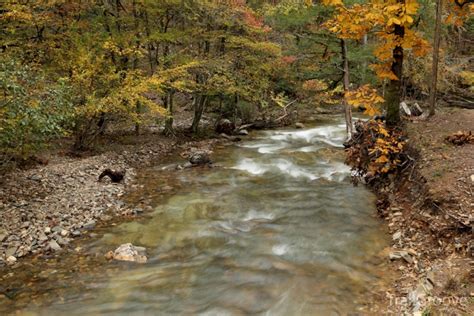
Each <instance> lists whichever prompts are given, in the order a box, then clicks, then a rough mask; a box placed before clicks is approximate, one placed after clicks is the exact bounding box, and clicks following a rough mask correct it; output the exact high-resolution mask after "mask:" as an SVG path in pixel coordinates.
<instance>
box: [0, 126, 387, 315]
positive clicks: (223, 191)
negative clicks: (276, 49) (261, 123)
mask: <svg viewBox="0 0 474 316" xmlns="http://www.w3.org/2000/svg"><path fill="white" fill-rule="evenodd" d="M344 136H345V127H344V124H343V122H342V121H341V120H340V118H334V119H333V120H328V121H326V122H324V123H319V124H318V126H316V127H314V128H310V129H306V130H276V131H265V132H258V133H256V134H253V135H252V138H250V139H249V140H246V141H244V142H242V143H240V144H238V145H236V146H231V147H225V148H220V149H217V150H216V151H215V152H214V154H213V159H214V161H215V162H216V163H217V164H218V165H219V167H216V168H212V169H210V168H192V169H186V170H181V171H176V170H168V169H167V168H166V166H167V165H166V164H163V165H159V166H156V167H154V168H152V169H148V170H142V171H141V174H140V175H139V179H138V181H139V183H140V184H141V185H142V186H143V187H142V188H140V189H138V190H136V191H134V192H132V193H131V194H130V196H129V197H128V200H129V202H130V203H133V204H135V205H137V206H138V205H139V206H143V205H148V206H150V205H151V206H153V210H154V211H152V212H151V213H148V214H146V216H145V218H142V219H141V220H136V221H130V222H126V223H122V224H120V225H117V226H116V227H113V228H108V229H105V230H103V235H102V237H101V238H100V239H98V240H96V241H94V242H93V243H92V244H91V245H89V246H87V250H88V251H89V252H90V253H99V254H101V256H102V254H104V253H105V252H107V251H108V250H111V249H115V248H116V247H117V246H118V245H120V244H121V243H126V242H131V243H133V244H135V245H139V246H143V247H146V248H147V252H148V257H149V261H148V262H147V263H146V264H133V263H123V262H110V263H107V262H105V260H102V261H101V260H98V262H99V263H101V264H98V263H97V262H96V261H97V260H96V261H91V262H90V263H85V264H84V263H82V265H85V268H84V269H81V270H79V271H77V270H75V271H71V272H69V273H68V272H64V271H63V273H62V274H61V275H63V276H64V278H59V279H61V281H58V280H57V279H53V281H51V282H52V283H51V284H50V285H51V287H50V291H51V295H59V296H58V298H57V299H55V298H53V299H52V298H51V297H48V295H43V296H42V297H43V299H37V300H32V301H31V302H29V303H28V304H26V308H25V309H24V311H30V312H33V313H39V314H44V315H60V314H69V315H70V314H74V315H87V314H113V315H117V314H122V315H145V314H146V315H148V314H155V315H170V314H172V315H175V314H180V315H195V314H198V315H248V314H265V315H340V314H347V313H349V312H356V311H357V310H358V308H359V306H360V304H361V303H363V302H364V301H365V300H366V299H367V297H369V296H370V295H371V292H370V289H371V287H373V285H374V284H375V283H376V282H378V281H379V275H380V271H379V270H380V269H379V267H377V266H376V265H375V264H374V263H373V258H374V257H375V255H376V254H377V253H378V252H379V251H380V250H381V249H382V248H383V247H385V246H386V244H387V240H386V238H385V234H384V232H383V231H381V228H380V226H381V225H380V223H379V222H378V221H377V219H375V218H374V213H375V211H374V197H373V195H372V194H371V193H370V192H368V191H367V190H366V189H365V188H364V187H362V186H359V187H354V186H353V185H352V184H351V183H350V170H349V168H348V167H347V166H345V165H344V164H343V161H342V160H343V156H344V154H343V149H342V145H341V144H342V142H343V139H344ZM164 187H165V188H167V190H163V188H164ZM71 264H74V263H71ZM54 280H55V281H54ZM58 289H60V291H57V290H58ZM57 293H60V294H57ZM0 311H1V308H0Z"/></svg>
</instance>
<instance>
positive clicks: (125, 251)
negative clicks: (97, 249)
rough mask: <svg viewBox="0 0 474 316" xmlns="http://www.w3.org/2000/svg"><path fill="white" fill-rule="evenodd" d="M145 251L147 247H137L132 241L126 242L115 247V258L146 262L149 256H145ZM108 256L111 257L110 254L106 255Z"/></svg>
mask: <svg viewBox="0 0 474 316" xmlns="http://www.w3.org/2000/svg"><path fill="white" fill-rule="evenodd" d="M145 251H146V249H145V248H143V247H137V246H134V245H132V244H131V243H126V244H122V245H120V246H119V247H118V248H117V249H115V251H114V253H113V259H115V260H119V261H132V262H138V263H145V262H147V260H148V258H147V257H146V256H145ZM106 257H110V254H108V255H106Z"/></svg>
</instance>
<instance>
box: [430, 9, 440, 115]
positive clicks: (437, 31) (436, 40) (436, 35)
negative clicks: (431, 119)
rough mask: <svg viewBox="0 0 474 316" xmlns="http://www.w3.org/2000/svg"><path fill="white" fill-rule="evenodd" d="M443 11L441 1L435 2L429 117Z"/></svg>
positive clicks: (433, 103) (435, 83)
mask: <svg viewBox="0 0 474 316" xmlns="http://www.w3.org/2000/svg"><path fill="white" fill-rule="evenodd" d="M442 10H443V0H436V24H435V31H434V43H433V65H432V68H431V83H430V98H429V105H430V113H429V115H430V116H433V115H434V114H435V105H436V92H437V87H436V85H437V82H438V64H439V44H440V41H441V13H442Z"/></svg>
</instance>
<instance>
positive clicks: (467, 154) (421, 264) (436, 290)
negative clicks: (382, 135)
mask: <svg viewBox="0 0 474 316" xmlns="http://www.w3.org/2000/svg"><path fill="white" fill-rule="evenodd" d="M472 122H474V111H472V110H459V109H458V110H453V109H449V110H446V109H444V110H442V111H440V113H438V114H437V116H436V117H435V118H433V119H431V120H429V121H419V122H408V123H407V131H408V134H407V136H408V139H407V143H406V146H405V148H406V149H405V152H404V154H405V155H406V163H405V164H404V165H403V167H402V168H400V170H398V171H397V172H396V173H394V174H392V175H390V176H384V177H379V178H377V179H373V180H372V182H371V183H370V185H371V187H372V188H373V190H374V191H375V192H376V193H377V196H378V201H377V204H378V210H379V213H380V214H381V216H382V217H383V218H385V219H386V221H387V223H388V226H389V230H390V233H391V234H392V245H391V248H390V249H387V250H386V254H385V255H386V256H388V257H389V258H390V260H391V261H392V263H391V266H392V267H393V269H394V271H397V274H398V278H397V279H396V281H395V282H394V284H393V287H391V288H389V289H386V295H385V297H386V298H385V301H384V302H383V303H382V305H384V306H387V309H386V311H387V312H393V313H394V314H400V313H402V312H408V313H422V312H434V313H447V314H456V315H458V314H469V311H472V310H473V309H472V308H473V304H472V297H473V286H472V284H473V282H472V281H473V279H472V274H470V271H471V269H470V259H471V258H470V256H471V251H472V220H473V207H474V204H473V195H472V192H473V188H474V179H473V178H474V145H473V144H465V145H463V146H455V145H452V144H449V143H447V142H446V141H445V138H446V136H448V135H450V134H452V133H454V132H457V131H458V130H469V128H472Z"/></svg>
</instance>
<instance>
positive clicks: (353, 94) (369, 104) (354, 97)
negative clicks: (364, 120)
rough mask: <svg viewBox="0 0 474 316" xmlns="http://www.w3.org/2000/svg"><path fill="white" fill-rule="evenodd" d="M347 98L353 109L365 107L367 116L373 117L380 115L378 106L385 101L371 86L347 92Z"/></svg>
mask: <svg viewBox="0 0 474 316" xmlns="http://www.w3.org/2000/svg"><path fill="white" fill-rule="evenodd" d="M345 98H346V101H347V103H348V104H350V105H352V106H353V107H356V108H358V107H360V106H363V107H364V108H365V114H367V115H370V116H373V115H375V114H377V113H379V110H378V109H377V106H378V104H380V103H382V102H384V99H383V98H382V97H381V96H379V95H378V94H377V90H376V89H372V88H371V87H370V85H368V84H367V85H364V86H362V87H360V88H359V89H357V90H354V91H347V92H346V93H345Z"/></svg>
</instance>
